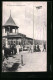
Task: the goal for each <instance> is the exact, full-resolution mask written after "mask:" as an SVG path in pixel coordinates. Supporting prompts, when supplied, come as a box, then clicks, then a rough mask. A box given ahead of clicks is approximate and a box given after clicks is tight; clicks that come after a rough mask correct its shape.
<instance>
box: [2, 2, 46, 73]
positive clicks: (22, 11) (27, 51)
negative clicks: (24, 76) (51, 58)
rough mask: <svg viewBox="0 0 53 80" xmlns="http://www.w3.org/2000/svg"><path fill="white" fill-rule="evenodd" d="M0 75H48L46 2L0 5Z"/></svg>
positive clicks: (3, 3) (5, 3)
mask: <svg viewBox="0 0 53 80" xmlns="http://www.w3.org/2000/svg"><path fill="white" fill-rule="evenodd" d="M2 72H47V2H46V1H44V2H43V1H42V2H41V1H38V2H36V1H31V2H30V1H26V2H25V1H22V2H20V1H14V2H13V1H3V2H2Z"/></svg>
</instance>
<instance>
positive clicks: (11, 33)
mask: <svg viewBox="0 0 53 80" xmlns="http://www.w3.org/2000/svg"><path fill="white" fill-rule="evenodd" d="M17 34H18V33H7V35H17Z"/></svg>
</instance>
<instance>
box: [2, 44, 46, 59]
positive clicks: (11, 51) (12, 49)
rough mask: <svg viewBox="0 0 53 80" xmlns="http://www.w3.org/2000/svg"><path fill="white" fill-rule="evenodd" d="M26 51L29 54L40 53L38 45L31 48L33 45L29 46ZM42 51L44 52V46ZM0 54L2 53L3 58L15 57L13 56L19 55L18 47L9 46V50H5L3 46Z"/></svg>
mask: <svg viewBox="0 0 53 80" xmlns="http://www.w3.org/2000/svg"><path fill="white" fill-rule="evenodd" d="M28 51H29V52H31V53H32V52H40V51H41V49H40V46H39V44H37V45H35V46H33V45H30V47H29V48H28ZM42 51H46V45H45V44H44V45H43V50H42ZM2 53H4V56H5V57H6V58H7V57H8V56H12V55H15V54H19V45H15V44H13V45H10V48H6V47H5V46H3V50H2Z"/></svg>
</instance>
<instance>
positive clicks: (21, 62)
mask: <svg viewBox="0 0 53 80" xmlns="http://www.w3.org/2000/svg"><path fill="white" fill-rule="evenodd" d="M21 65H22V66H23V55H21Z"/></svg>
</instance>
